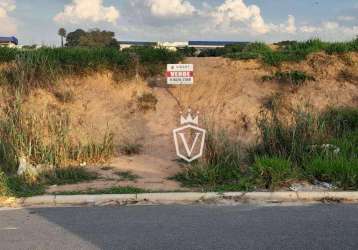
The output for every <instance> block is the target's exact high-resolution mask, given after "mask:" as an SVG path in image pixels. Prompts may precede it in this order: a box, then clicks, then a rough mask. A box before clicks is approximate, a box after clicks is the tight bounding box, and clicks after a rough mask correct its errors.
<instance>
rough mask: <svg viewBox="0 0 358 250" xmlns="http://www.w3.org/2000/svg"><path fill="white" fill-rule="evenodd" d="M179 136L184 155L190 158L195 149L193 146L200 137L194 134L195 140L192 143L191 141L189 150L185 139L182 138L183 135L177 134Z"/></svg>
mask: <svg viewBox="0 0 358 250" xmlns="http://www.w3.org/2000/svg"><path fill="white" fill-rule="evenodd" d="M178 134H179V135H180V138H181V140H182V142H183V144H184V147H185V151H186V154H187V155H188V156H189V157H191V155H192V154H193V150H194V148H195V145H196V143H197V141H198V138H199V136H200V133H196V134H195V138H194V141H193V144H192V145H191V148H190V149H189V146H188V142H187V141H186V138H185V136H184V133H178Z"/></svg>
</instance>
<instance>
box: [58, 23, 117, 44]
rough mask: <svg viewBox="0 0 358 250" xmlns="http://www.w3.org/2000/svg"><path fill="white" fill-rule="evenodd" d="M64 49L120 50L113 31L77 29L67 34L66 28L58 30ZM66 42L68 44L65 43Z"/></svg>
mask: <svg viewBox="0 0 358 250" xmlns="http://www.w3.org/2000/svg"><path fill="white" fill-rule="evenodd" d="M58 35H59V36H60V37H61V46H62V47H88V48H105V47H109V48H118V47H119V44H118V41H117V40H116V38H115V33H114V32H112V31H106V30H100V29H91V30H88V31H85V30H83V29H77V30H75V31H73V32H70V33H68V34H67V32H66V30H65V29H64V28H60V29H59V30H58ZM64 41H66V42H64Z"/></svg>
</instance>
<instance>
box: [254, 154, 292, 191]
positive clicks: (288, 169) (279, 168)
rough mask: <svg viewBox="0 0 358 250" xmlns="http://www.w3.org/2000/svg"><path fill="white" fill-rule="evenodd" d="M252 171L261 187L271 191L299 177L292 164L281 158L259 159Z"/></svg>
mask: <svg viewBox="0 0 358 250" xmlns="http://www.w3.org/2000/svg"><path fill="white" fill-rule="evenodd" d="M251 171H252V174H253V178H254V180H255V182H256V184H257V185H258V186H259V187H263V188H266V189H271V190H274V189H276V188H277V187H280V186H281V185H283V184H284V183H286V182H287V181H288V180H289V179H294V178H297V176H298V174H297V171H296V170H295V169H294V168H293V167H292V163H291V162H290V161H289V160H286V159H283V158H279V157H268V156H262V157H257V158H256V159H255V162H254V164H253V166H252V168H251Z"/></svg>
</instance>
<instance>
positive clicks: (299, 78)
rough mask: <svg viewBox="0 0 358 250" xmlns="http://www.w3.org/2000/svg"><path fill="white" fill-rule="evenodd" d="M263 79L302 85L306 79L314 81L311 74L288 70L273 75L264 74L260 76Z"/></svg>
mask: <svg viewBox="0 0 358 250" xmlns="http://www.w3.org/2000/svg"><path fill="white" fill-rule="evenodd" d="M262 80H263V81H272V80H276V81H278V82H279V83H284V84H287V83H288V84H292V85H302V84H303V83H305V82H306V81H315V80H316V79H315V78H314V77H313V76H310V75H307V74H306V73H305V72H302V71H296V70H295V71H289V72H281V71H278V72H276V73H275V74H274V75H273V76H264V77H262Z"/></svg>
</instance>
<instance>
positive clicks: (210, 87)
mask: <svg viewBox="0 0 358 250" xmlns="http://www.w3.org/2000/svg"><path fill="white" fill-rule="evenodd" d="M349 60H350V61H349ZM349 60H348V59H347V58H340V57H336V56H327V55H322V54H317V55H312V56H311V57H309V59H308V60H307V61H305V62H301V63H298V64H288V65H283V66H282V70H293V69H295V70H304V71H307V72H308V73H310V74H312V75H313V76H314V77H315V78H316V79H317V81H315V82H307V83H306V84H305V85H304V86H301V87H299V88H293V87H291V86H282V84H278V83H276V82H262V81H261V78H262V76H264V75H269V74H272V72H274V71H275V70H277V69H275V68H271V67H265V66H262V65H261V64H260V63H259V62H257V61H254V60H250V61H231V60H229V59H223V58H188V59H186V61H185V62H186V63H193V64H194V71H195V76H194V77H195V84H194V85H192V86H179V87H170V88H167V86H165V84H164V85H163V84H159V83H158V84H156V82H155V81H154V84H153V82H150V84H148V83H147V82H146V81H144V80H138V79H137V80H133V81H129V82H122V83H115V82H113V81H112V78H111V75H110V74H102V75H99V74H97V75H94V76H89V77H87V78H84V79H68V80H67V81H65V82H64V83H63V84H61V86H60V87H58V88H59V89H57V91H62V92H63V91H71V93H72V95H73V100H72V101H70V102H61V101H60V100H58V98H56V97H55V96H54V95H53V93H50V92H48V91H44V90H38V91H36V92H35V93H33V94H32V95H31V96H30V97H29V101H28V106H29V107H37V108H41V107H47V106H49V105H50V106H51V105H52V106H56V107H60V108H63V109H66V110H67V111H68V112H69V113H70V117H71V121H72V127H71V132H72V134H73V137H74V138H76V139H78V140H81V141H88V140H96V139H97V140H99V139H100V138H101V137H102V136H103V134H104V133H105V132H106V131H108V130H109V131H112V132H113V133H114V134H115V142H116V144H118V145H120V144H121V143H123V142H124V141H127V142H128V141H131V142H137V143H140V144H142V145H143V151H142V152H141V154H139V155H135V156H131V157H129V156H123V155H121V154H120V153H119V152H118V156H117V157H116V158H114V159H113V160H112V161H111V162H110V163H109V165H110V166H111V167H112V168H113V170H110V171H103V170H101V169H100V167H90V168H91V170H92V171H96V172H98V173H99V174H100V175H101V178H102V179H99V180H96V181H94V182H91V183H84V184H76V185H66V186H58V187H51V188H49V190H48V191H49V192H60V191H69V190H85V189H88V188H97V189H101V188H107V187H112V186H118V185H120V186H128V185H130V186H135V187H140V188H146V189H153V190H178V189H180V186H179V184H178V183H176V182H174V181H169V180H168V179H167V178H168V177H170V176H173V175H174V174H175V173H177V172H178V171H179V170H180V168H181V167H180V165H179V164H178V163H177V161H175V159H176V155H175V152H174V143H173V139H172V130H173V129H174V128H176V127H177V126H178V124H179V116H180V111H186V109H188V108H189V107H190V108H192V109H193V110H194V111H200V117H199V118H200V125H201V126H211V125H212V124H215V126H217V127H221V128H225V129H227V131H229V133H230V135H231V137H232V139H238V140H240V141H241V142H242V143H243V145H249V144H252V143H255V141H256V140H257V134H258V133H257V129H256V126H255V121H256V118H257V116H258V114H259V112H260V110H261V109H262V108H263V103H264V102H265V100H267V99H268V98H271V97H272V96H273V95H276V94H279V95H280V96H281V98H282V102H281V105H282V108H285V109H287V110H289V109H290V108H294V107H297V106H299V105H300V106H302V105H309V106H310V107H311V108H312V110H317V111H318V110H322V109H324V108H326V107H328V106H337V105H348V106H358V82H355V81H354V80H353V81H352V80H344V79H343V80H342V79H340V78H339V75H340V73H341V72H342V70H350V71H353V72H356V71H357V68H355V65H357V63H358V56H357V54H352V55H351V56H350V59H349ZM352 62H353V63H352ZM352 79H354V78H352ZM162 80H163V79H162ZM153 86H155V87H153ZM143 93H152V94H153V95H155V97H156V98H157V99H158V103H157V105H156V109H155V110H149V111H145V112H144V111H142V110H140V109H138V105H137V101H136V100H137V97H138V96H140V95H142V94H143ZM118 170H122V171H132V172H133V174H136V175H139V176H140V177H141V178H139V179H138V180H137V181H136V182H123V181H120V180H118V178H116V176H115V175H114V174H113V173H114V172H115V171H118Z"/></svg>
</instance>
